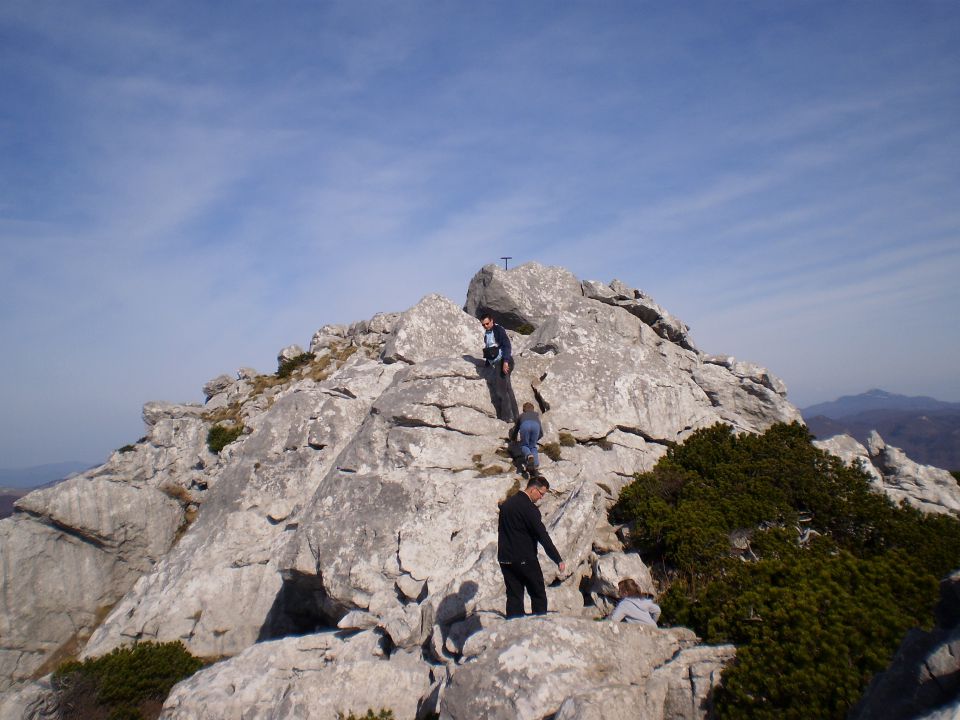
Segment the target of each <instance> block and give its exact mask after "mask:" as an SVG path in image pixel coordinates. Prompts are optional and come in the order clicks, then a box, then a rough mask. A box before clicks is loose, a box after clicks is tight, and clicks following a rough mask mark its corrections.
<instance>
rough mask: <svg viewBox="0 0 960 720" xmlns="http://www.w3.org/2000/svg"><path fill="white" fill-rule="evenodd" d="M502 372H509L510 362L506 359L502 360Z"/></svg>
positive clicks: (506, 373) (507, 373)
mask: <svg viewBox="0 0 960 720" xmlns="http://www.w3.org/2000/svg"><path fill="white" fill-rule="evenodd" d="M503 374H504V375H509V374H510V363H509V362H507V361H506V360H504V361H503Z"/></svg>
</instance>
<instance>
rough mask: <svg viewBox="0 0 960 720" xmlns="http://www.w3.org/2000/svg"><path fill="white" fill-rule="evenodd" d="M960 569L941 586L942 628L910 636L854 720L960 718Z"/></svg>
mask: <svg viewBox="0 0 960 720" xmlns="http://www.w3.org/2000/svg"><path fill="white" fill-rule="evenodd" d="M958 658H960V571H957V572H955V573H953V575H951V576H950V577H948V578H946V579H945V580H943V582H941V583H940V604H939V605H938V606H937V627H935V628H934V629H933V630H932V631H930V632H925V631H923V630H919V629H914V630H910V631H909V632H908V633H907V636H906V637H905V638H904V640H903V642H902V643H901V645H900V649H899V650H897V654H896V656H894V659H893V662H892V663H891V664H890V667H889V668H888V669H887V670H886V671H885V672H883V673H880V674H879V675H877V676H876V677H875V678H874V680H873V682H872V683H871V684H870V687H869V688H868V689H867V692H866V693H865V694H864V697H863V699H862V700H861V701H860V703H859V704H858V705H857V707H856V708H854V710H853V712H852V713H851V715H850V717H851V720H861V719H862V720H867V719H868V718H877V717H883V718H889V719H890V720H908V719H910V718H918V717H931V718H932V717H944V718H949V717H955V714H956V712H957V709H958V708H960V661H958Z"/></svg>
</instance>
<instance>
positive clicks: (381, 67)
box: [0, 0, 960, 467]
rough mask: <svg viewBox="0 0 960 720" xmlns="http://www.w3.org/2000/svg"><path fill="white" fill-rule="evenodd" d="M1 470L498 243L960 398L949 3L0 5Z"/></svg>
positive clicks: (912, 390)
mask: <svg viewBox="0 0 960 720" xmlns="http://www.w3.org/2000/svg"><path fill="white" fill-rule="evenodd" d="M0 98H2V102H0V247H2V256H0V288H2V294H3V302H2V303H0V336H2V337H3V352H0V363H2V365H0V376H2V377H3V378H4V382H3V395H4V403H3V406H2V411H0V467H18V466H27V465H34V464H41V463H50V462H57V461H61V460H68V459H80V460H89V461H91V462H94V461H101V460H103V459H105V457H106V455H107V453H108V452H109V451H110V450H111V449H114V448H116V447H119V446H121V445H123V444H125V443H127V442H131V441H134V440H136V439H137V438H138V437H139V436H140V435H141V434H142V430H143V428H142V423H141V420H140V408H141V406H142V404H143V403H144V402H145V401H148V400H155V399H162V400H171V401H199V400H202V396H201V390H200V388H201V387H202V386H203V384H204V382H206V381H207V380H208V379H210V378H211V377H214V376H216V375H218V374H221V373H224V372H227V373H232V372H234V371H235V370H236V369H237V368H239V367H241V366H252V367H255V368H257V369H259V370H261V371H262V372H271V371H273V370H274V369H275V367H276V366H275V356H276V353H277V351H278V350H279V349H280V348H282V347H284V346H285V345H288V344H290V343H294V342H296V343H299V344H301V345H304V346H306V345H307V343H308V342H309V339H310V336H311V335H312V333H313V331H314V330H315V329H317V328H318V327H319V326H320V325H322V324H324V323H328V322H349V321H352V320H358V319H363V318H366V317H369V316H371V315H372V314H374V313H375V312H378V311H392V310H402V309H405V308H407V307H409V306H411V305H413V304H414V303H416V301H417V300H418V299H419V298H420V297H421V296H423V295H425V294H427V293H429V292H440V293H442V294H444V295H447V296H448V297H450V298H452V299H453V300H455V301H456V302H462V301H463V300H464V295H465V293H466V288H467V284H468V282H469V280H470V277H471V276H472V275H473V273H474V272H476V270H478V269H479V268H480V267H481V266H482V265H484V264H486V263H488V262H496V261H497V258H499V257H500V256H501V255H512V256H513V257H514V258H515V261H514V262H522V261H526V260H537V261H539V262H541V263H544V264H552V265H563V266H565V267H567V268H569V269H570V270H571V271H573V272H574V273H576V274H577V275H578V276H580V277H582V278H590V279H599V280H611V279H613V278H619V279H621V280H623V281H624V282H626V283H628V284H630V285H632V286H635V287H639V288H641V289H643V290H645V291H647V292H649V293H650V294H652V295H653V296H654V297H655V298H656V299H657V301H658V302H659V303H660V304H661V305H663V306H664V307H666V308H667V309H668V310H670V311H671V312H672V313H673V314H675V315H677V316H679V317H680V318H682V319H683V320H684V321H686V322H687V323H688V324H689V325H690V326H691V328H692V332H693V337H694V339H695V341H696V342H697V344H698V346H699V347H700V348H701V349H703V350H704V351H706V352H708V353H728V354H732V355H735V356H737V357H739V358H742V359H748V360H752V361H755V362H759V363H761V364H763V365H766V366H768V367H769V368H770V369H771V370H772V371H773V372H775V373H776V374H778V375H780V376H781V377H783V378H784V380H785V381H786V382H787V385H788V387H789V388H790V399H791V400H792V401H793V402H794V403H795V404H797V405H799V406H801V407H802V406H805V405H809V404H812V403H815V402H819V401H823V400H828V399H832V398H835V397H837V396H839V395H842V394H852V393H857V392H861V391H864V390H867V389H869V388H872V387H881V388H884V389H886V390H889V391H891V392H898V393H904V394H927V395H933V396H935V397H938V398H941V399H944V400H953V401H958V400H960V373H958V372H957V357H958V356H960V329H958V328H960V323H958V322H957V320H956V315H957V310H958V308H960V302H958V301H960V290H958V284H957V278H958V276H960V3H956V2H952V1H950V2H947V1H937V2H933V1H925V0H917V1H915V2H906V1H903V2H883V1H881V0H871V1H870V2H865V1H864V2H840V1H839V0H831V1H830V2H816V1H813V0H810V1H805V2H786V1H784V2H740V1H736V0H730V1H727V2H713V1H710V2H706V1H705V2H657V3H652V2H590V3H586V2H584V3H573V2H522V3H515V2H514V3H508V2H483V3H467V2H451V1H445V2H440V1H437V2H402V3H396V2H392V3H387V2H365V1H363V0H354V1H352V2H343V3H338V2H306V1H303V2H293V1H280V2H252V1H249V0H233V1H231V2H203V1H200V0H192V1H191V2H179V1H173V2H157V3H128V2H116V3H109V2H86V1H78V2H66V1H63V2H44V1H43V0H29V1H28V2H20V1H19V0H5V1H4V2H3V3H2V4H0Z"/></svg>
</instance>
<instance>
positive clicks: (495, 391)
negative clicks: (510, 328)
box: [480, 313, 520, 423]
mask: <svg viewBox="0 0 960 720" xmlns="http://www.w3.org/2000/svg"><path fill="white" fill-rule="evenodd" d="M480 324H481V325H483V359H484V362H485V363H486V366H487V384H488V385H489V386H490V395H491V397H492V399H493V406H494V409H495V410H496V411H497V417H498V418H499V419H500V420H506V421H507V422H509V423H512V422H514V421H515V420H516V419H517V416H518V415H519V414H520V413H519V412H518V410H517V398H516V396H515V395H514V394H513V384H512V383H511V382H510V373H511V372H512V371H513V349H512V347H511V346H510V336H509V335H507V331H506V330H504V329H503V326H502V325H497V323H495V322H494V321H493V316H492V315H491V314H490V313H484V315H482V316H481V318H480Z"/></svg>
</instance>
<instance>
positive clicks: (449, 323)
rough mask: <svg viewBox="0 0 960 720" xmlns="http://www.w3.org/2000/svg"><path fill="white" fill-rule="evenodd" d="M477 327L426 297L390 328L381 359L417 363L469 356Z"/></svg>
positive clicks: (454, 310) (442, 301) (453, 308)
mask: <svg viewBox="0 0 960 720" xmlns="http://www.w3.org/2000/svg"><path fill="white" fill-rule="evenodd" d="M479 332H482V328H480V324H479V323H478V322H477V321H476V320H474V319H472V318H470V317H469V316H467V315H465V314H464V313H462V312H459V308H458V307H457V306H456V305H454V304H453V303H452V302H451V301H450V300H447V299H446V298H445V297H441V296H440V295H428V296H427V297H425V298H423V300H421V301H420V302H419V303H417V304H416V305H415V306H414V307H413V308H411V309H410V310H409V311H408V312H405V313H403V315H402V316H401V317H400V318H399V320H398V322H397V323H396V326H395V327H394V328H393V331H392V332H391V334H390V336H389V338H388V339H387V341H386V345H385V346H384V348H383V353H382V355H381V358H382V359H383V361H384V362H397V361H402V362H406V363H411V364H412V363H418V362H423V361H425V360H429V359H431V358H435V357H457V356H458V355H472V354H473V353H475V352H476V349H477V334H478V333H479Z"/></svg>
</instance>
